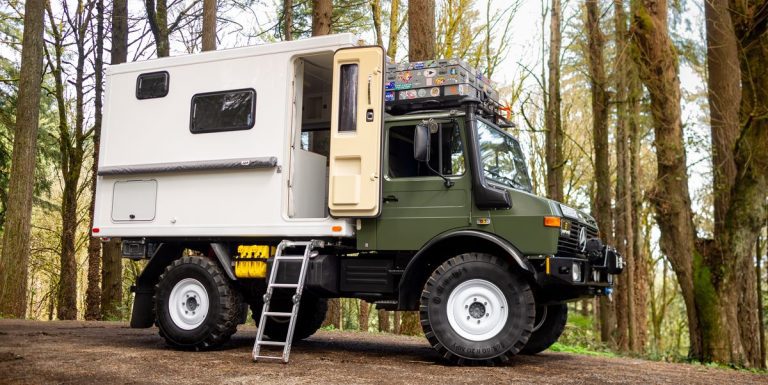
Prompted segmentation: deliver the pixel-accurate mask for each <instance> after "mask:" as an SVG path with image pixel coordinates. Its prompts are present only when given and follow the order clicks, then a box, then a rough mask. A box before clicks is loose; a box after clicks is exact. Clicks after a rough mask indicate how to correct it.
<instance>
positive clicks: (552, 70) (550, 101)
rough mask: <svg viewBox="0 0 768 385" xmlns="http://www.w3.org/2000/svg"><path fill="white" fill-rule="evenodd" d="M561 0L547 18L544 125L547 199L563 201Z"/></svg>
mask: <svg viewBox="0 0 768 385" xmlns="http://www.w3.org/2000/svg"><path fill="white" fill-rule="evenodd" d="M561 18H562V14H561V6H560V0H552V9H551V13H550V17H549V62H548V67H549V83H548V89H547V100H546V105H547V107H546V111H545V115H544V120H545V122H544V125H545V127H546V130H547V135H546V144H545V146H546V163H547V197H548V198H550V199H554V200H556V201H559V202H562V201H563V167H564V166H565V160H564V159H563V136H564V133H563V123H562V117H561V115H560V50H561V45H562V33H561V31H560V19H561Z"/></svg>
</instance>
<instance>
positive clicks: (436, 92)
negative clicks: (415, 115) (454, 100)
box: [429, 87, 440, 96]
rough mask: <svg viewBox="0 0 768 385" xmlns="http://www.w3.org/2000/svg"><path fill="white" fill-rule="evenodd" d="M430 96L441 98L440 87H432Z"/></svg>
mask: <svg viewBox="0 0 768 385" xmlns="http://www.w3.org/2000/svg"><path fill="white" fill-rule="evenodd" d="M429 94H430V95H432V96H440V87H432V88H431V89H430V90H429Z"/></svg>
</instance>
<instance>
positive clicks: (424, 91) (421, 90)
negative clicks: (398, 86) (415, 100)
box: [417, 88, 427, 98]
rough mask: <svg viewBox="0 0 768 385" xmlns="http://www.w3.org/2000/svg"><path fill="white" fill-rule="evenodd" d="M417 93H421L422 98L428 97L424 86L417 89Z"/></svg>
mask: <svg viewBox="0 0 768 385" xmlns="http://www.w3.org/2000/svg"><path fill="white" fill-rule="evenodd" d="M417 94H418V95H419V97H420V98H426V97H427V90H426V89H424V88H420V89H419V90H418V91H417Z"/></svg>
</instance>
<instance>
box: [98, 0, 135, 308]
mask: <svg viewBox="0 0 768 385" xmlns="http://www.w3.org/2000/svg"><path fill="white" fill-rule="evenodd" d="M127 59H128V2H127V0H116V1H115V2H114V3H113V8H112V50H111V63H112V64H120V63H125V62H126V61H127ZM94 135H96V133H95V132H94ZM96 148H97V149H98V146H96ZM94 156H95V155H94ZM101 253H102V254H101V269H102V270H101V318H102V319H121V318H122V314H121V304H122V301H123V282H122V280H123V272H122V267H123V264H122V260H121V252H120V243H119V242H117V241H115V240H110V241H109V242H108V243H104V244H102V252H101Z"/></svg>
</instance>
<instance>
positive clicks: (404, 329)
mask: <svg viewBox="0 0 768 385" xmlns="http://www.w3.org/2000/svg"><path fill="white" fill-rule="evenodd" d="M400 321H401V322H400V333H398V334H404V335H407V336H417V335H419V334H420V333H421V322H419V313H418V312H415V311H407V312H403V315H402V317H401V319H400Z"/></svg>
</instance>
